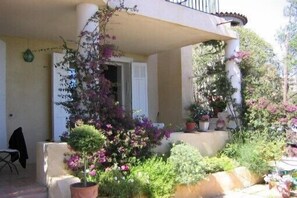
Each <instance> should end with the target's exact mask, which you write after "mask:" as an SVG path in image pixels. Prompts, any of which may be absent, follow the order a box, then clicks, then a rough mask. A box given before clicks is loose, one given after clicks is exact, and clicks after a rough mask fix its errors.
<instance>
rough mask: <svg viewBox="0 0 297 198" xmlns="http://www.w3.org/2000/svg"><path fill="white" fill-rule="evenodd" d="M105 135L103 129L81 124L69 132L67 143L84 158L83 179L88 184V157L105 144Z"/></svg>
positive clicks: (85, 184)
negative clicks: (99, 129)
mask: <svg viewBox="0 0 297 198" xmlns="http://www.w3.org/2000/svg"><path fill="white" fill-rule="evenodd" d="M104 141H105V136H104V135H103V134H102V132H101V131H98V130H97V129H95V127H94V126H90V125H80V126H78V127H75V128H74V129H73V130H72V132H71V133H70V134H69V138H68V141H67V144H68V145H69V146H70V147H71V149H73V150H74V151H75V152H77V153H78V154H79V155H80V156H81V157H82V159H83V164H84V169H83V173H84V174H83V178H84V179H83V181H84V186H87V175H86V174H87V171H86V170H87V164H88V157H89V156H91V155H93V153H94V152H96V151H98V150H99V149H100V148H101V147H102V146H103V144H104Z"/></svg>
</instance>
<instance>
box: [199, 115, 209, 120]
mask: <svg viewBox="0 0 297 198" xmlns="http://www.w3.org/2000/svg"><path fill="white" fill-rule="evenodd" d="M200 120H201V121H209V115H202V116H201V118H200Z"/></svg>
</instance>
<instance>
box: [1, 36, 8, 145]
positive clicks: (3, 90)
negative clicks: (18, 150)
mask: <svg viewBox="0 0 297 198" xmlns="http://www.w3.org/2000/svg"><path fill="white" fill-rule="evenodd" d="M7 142H8V139H7V126H6V44H5V42H3V41H1V40H0V148H8V144H7Z"/></svg>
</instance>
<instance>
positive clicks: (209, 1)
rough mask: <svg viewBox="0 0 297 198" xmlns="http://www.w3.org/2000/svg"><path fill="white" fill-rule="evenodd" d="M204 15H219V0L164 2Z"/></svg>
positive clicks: (174, 0)
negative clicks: (203, 13)
mask: <svg viewBox="0 0 297 198" xmlns="http://www.w3.org/2000/svg"><path fill="white" fill-rule="evenodd" d="M165 1H168V2H171V3H175V4H178V5H182V6H185V7H188V8H192V9H194V10H198V11H201V12H206V13H216V12H217V13H219V11H220V10H219V9H220V6H219V0H165Z"/></svg>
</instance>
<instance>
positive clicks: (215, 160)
mask: <svg viewBox="0 0 297 198" xmlns="http://www.w3.org/2000/svg"><path fill="white" fill-rule="evenodd" d="M204 162H205V164H206V166H205V172H206V173H207V174H210V173H216V172H220V171H229V170H232V169H234V168H235V167H237V166H238V163H237V162H236V161H234V160H233V159H231V158H229V157H227V156H224V155H221V156H219V157H205V158H204Z"/></svg>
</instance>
